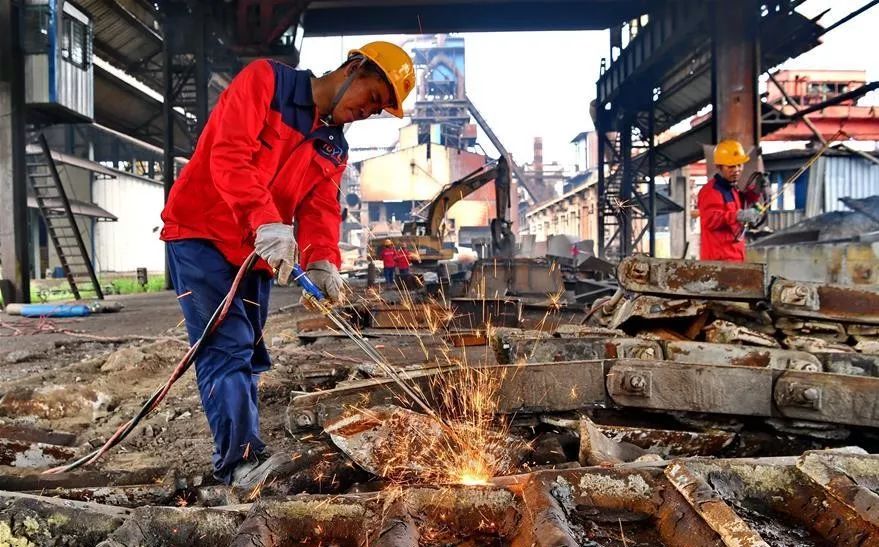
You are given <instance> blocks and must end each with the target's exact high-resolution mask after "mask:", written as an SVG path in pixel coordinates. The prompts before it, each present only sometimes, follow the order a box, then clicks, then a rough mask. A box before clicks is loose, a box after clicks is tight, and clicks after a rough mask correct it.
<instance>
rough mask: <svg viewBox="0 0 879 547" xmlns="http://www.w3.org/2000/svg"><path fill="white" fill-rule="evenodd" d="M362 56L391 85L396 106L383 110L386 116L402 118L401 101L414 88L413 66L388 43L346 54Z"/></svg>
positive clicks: (404, 53)
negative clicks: (391, 115) (380, 72)
mask: <svg viewBox="0 0 879 547" xmlns="http://www.w3.org/2000/svg"><path fill="white" fill-rule="evenodd" d="M353 55H362V56H364V57H366V58H367V59H369V60H370V61H372V62H373V63H375V65H376V66H378V67H379V69H381V71H382V73H384V75H385V78H387V79H388V82H389V83H390V84H391V89H392V90H393V92H394V100H395V101H396V104H394V106H392V107H388V108H385V111H387V113H388V114H393V115H394V116H396V117H398V118H402V117H403V101H404V100H406V97H408V96H409V92H410V91H412V89H413V88H414V87H415V66H413V64H412V58H411V57H409V54H408V53H406V51H405V50H403V48H401V47H400V46H398V45H396V44H392V43H390V42H370V43H368V44H366V45H364V46H362V47H361V48H359V49H352V50H351V51H349V52H348V58H351V57H352V56H353Z"/></svg>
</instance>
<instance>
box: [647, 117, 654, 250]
mask: <svg viewBox="0 0 879 547" xmlns="http://www.w3.org/2000/svg"><path fill="white" fill-rule="evenodd" d="M655 116H656V109H655V108H654V107H653V104H652V103H651V104H650V112H649V113H648V119H647V139H648V147H649V148H648V151H647V171H648V172H649V177H650V178H649V179H648V180H647V194H648V196H647V203H648V205H647V208H648V209H650V210H649V211H647V222H648V223H649V224H648V237H649V238H650V241H649V253H650V256H653V257H655V256H656V136H655V135H654V134H653V131H654V130H653V127H654V124H655Z"/></svg>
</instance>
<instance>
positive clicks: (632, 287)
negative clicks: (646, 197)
mask: <svg viewBox="0 0 879 547" xmlns="http://www.w3.org/2000/svg"><path fill="white" fill-rule="evenodd" d="M619 281H620V286H622V287H623V288H625V289H626V290H629V291H633V292H639V293H648V294H658V295H661V296H665V297H671V296H677V297H686V298H710V299H716V298H721V299H724V300H762V299H763V298H765V296H766V267H765V266H764V265H763V264H747V263H732V262H704V261H697V260H677V259H662V258H650V257H646V256H630V257H627V258H624V259H623V261H622V262H620V266H619Z"/></svg>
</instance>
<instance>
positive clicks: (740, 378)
mask: <svg viewBox="0 0 879 547" xmlns="http://www.w3.org/2000/svg"><path fill="white" fill-rule="evenodd" d="M772 377H773V371H772V370H769V369H763V368H751V367H729V366H722V365H693V364H685V363H675V362H672V361H631V360H624V361H617V362H615V363H613V364H612V365H611V367H610V371H609V372H608V375H607V392H608V394H609V395H610V397H611V399H612V400H613V402H614V403H616V404H618V405H620V406H624V407H639V408H652V409H657V410H683V411H690V412H712V413H716V414H740V415H745V416H770V415H771V413H772Z"/></svg>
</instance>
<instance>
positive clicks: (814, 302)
mask: <svg viewBox="0 0 879 547" xmlns="http://www.w3.org/2000/svg"><path fill="white" fill-rule="evenodd" d="M771 301H772V307H773V309H774V310H775V312H776V313H777V314H780V315H793V316H796V317H815V318H818V319H826V320H831V321H843V322H849V323H862V324H863V323H867V324H871V325H879V289H876V288H868V287H849V286H844V285H829V284H824V283H806V282H801V281H789V280H787V279H776V280H775V281H774V282H773V283H772V290H771Z"/></svg>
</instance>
